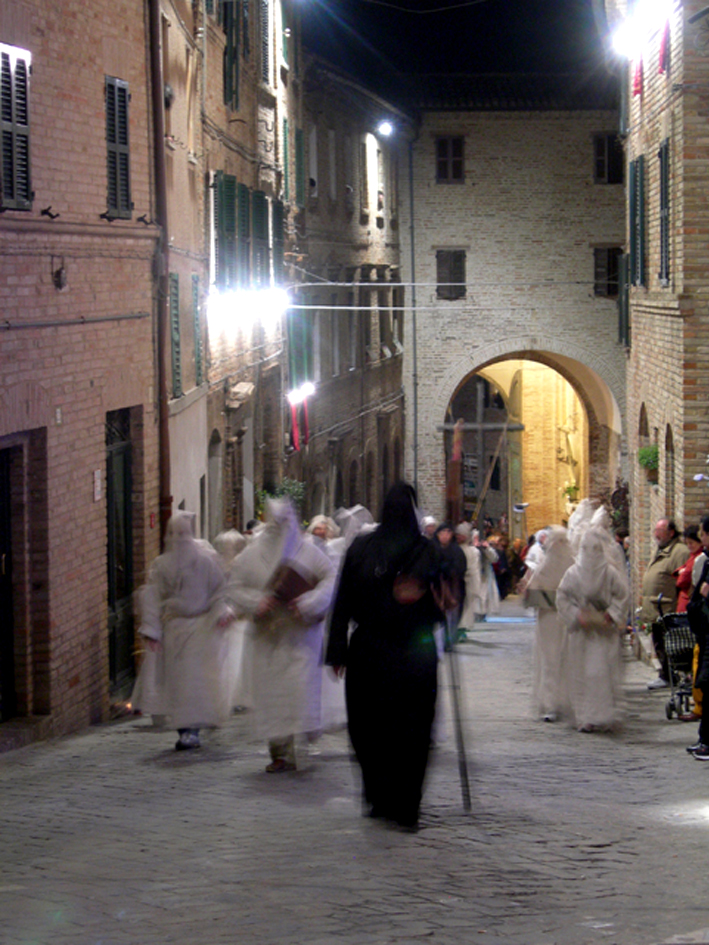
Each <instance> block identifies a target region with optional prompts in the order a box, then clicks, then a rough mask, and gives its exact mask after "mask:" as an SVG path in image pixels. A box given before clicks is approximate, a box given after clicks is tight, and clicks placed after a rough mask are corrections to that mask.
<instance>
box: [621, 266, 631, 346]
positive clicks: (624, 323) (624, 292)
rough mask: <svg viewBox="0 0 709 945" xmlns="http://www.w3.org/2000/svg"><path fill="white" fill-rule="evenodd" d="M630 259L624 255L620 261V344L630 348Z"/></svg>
mask: <svg viewBox="0 0 709 945" xmlns="http://www.w3.org/2000/svg"><path fill="white" fill-rule="evenodd" d="M628 268H629V257H628V255H627V254H623V255H622V256H620V257H619V259H618V344H621V345H623V346H624V347H626V348H628V347H630V312H629V305H628V301H629V299H628Z"/></svg>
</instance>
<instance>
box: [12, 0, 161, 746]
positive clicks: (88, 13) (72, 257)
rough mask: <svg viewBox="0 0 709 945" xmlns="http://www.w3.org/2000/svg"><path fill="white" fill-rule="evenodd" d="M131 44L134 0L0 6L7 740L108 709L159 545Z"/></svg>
mask: <svg viewBox="0 0 709 945" xmlns="http://www.w3.org/2000/svg"><path fill="white" fill-rule="evenodd" d="M79 47H81V48H82V49H85V50H91V55H90V56H77V55H76V50H77V49H78V48H79ZM145 49H146V21H145V18H144V16H143V4H142V3H138V2H135V0H119V2H118V3H115V2H113V3H97V4H92V5H91V7H90V8H87V6H86V4H83V3H79V2H73V0H68V2H67V3H64V4H61V5H60V6H56V7H48V6H47V5H46V4H43V3H39V2H35V0H22V2H17V3H14V4H3V5H2V6H1V7H0V53H1V55H2V92H3V96H2V97H3V110H2V135H3V152H4V162H3V171H2V175H3V176H2V214H1V215H0V241H1V242H2V252H1V253H0V258H1V262H0V294H1V296H2V313H3V317H2V339H1V341H0V344H1V346H2V360H1V362H0V373H1V381H0V391H1V393H0V397H1V398H2V410H1V411H0V507H1V508H0V518H1V519H2V525H3V527H2V541H3V548H2V551H1V553H2V577H1V578H0V581H1V583H2V587H1V603H0V610H1V613H2V630H1V633H2V639H1V641H0V675H1V689H2V718H3V720H7V719H10V718H12V717H14V716H17V717H23V718H24V719H25V724H24V725H21V726H19V727H18V728H17V729H16V730H15V732H14V734H15V736H16V737H18V738H20V737H24V735H25V734H30V733H31V730H32V729H33V728H38V729H39V730H41V731H42V732H46V733H62V732H66V731H68V730H71V729H75V728H79V727H81V726H83V725H86V724H88V723H90V722H95V721H98V720H101V719H104V718H106V716H107V713H108V710H109V699H110V693H111V692H112V691H114V692H115V691H120V689H121V687H122V686H123V685H124V684H125V682H126V679H127V678H128V677H129V676H130V672H131V668H132V648H133V628H132V602H131V592H132V589H133V586H134V585H135V584H136V583H138V582H140V581H141V580H142V579H143V576H144V574H145V569H146V562H147V561H149V560H150V558H152V557H153V556H154V555H155V554H156V553H157V550H158V535H159V530H158V528H157V527H154V526H156V525H157V522H156V517H155V514H154V513H155V511H156V509H157V498H158V496H157V427H156V411H155V396H156V391H155V386H154V349H153V327H154V305H153V278H152V271H153V257H154V252H155V240H156V234H155V228H154V227H151V226H150V225H145V224H144V223H142V222H139V218H140V217H141V216H142V217H144V218H145V219H146V220H147V221H149V220H150V219H151V218H152V216H153V206H152V194H151V182H150V179H151V170H150V169H151V149H150V140H149V128H150V116H149V97H148V77H147V74H146V57H145ZM30 720H31V721H30Z"/></svg>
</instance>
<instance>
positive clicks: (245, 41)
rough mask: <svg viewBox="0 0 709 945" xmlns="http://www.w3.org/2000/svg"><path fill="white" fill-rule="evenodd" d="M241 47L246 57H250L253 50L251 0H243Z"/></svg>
mask: <svg viewBox="0 0 709 945" xmlns="http://www.w3.org/2000/svg"><path fill="white" fill-rule="evenodd" d="M241 27H242V29H241V48H242V50H243V54H244V59H248V58H249V53H250V52H251V36H250V33H249V0H241Z"/></svg>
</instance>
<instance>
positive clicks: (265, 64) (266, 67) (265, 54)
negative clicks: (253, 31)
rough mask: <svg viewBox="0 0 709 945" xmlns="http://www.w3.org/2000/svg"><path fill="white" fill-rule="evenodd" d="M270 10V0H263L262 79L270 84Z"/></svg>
mask: <svg viewBox="0 0 709 945" xmlns="http://www.w3.org/2000/svg"><path fill="white" fill-rule="evenodd" d="M270 12H271V10H270V2H269V0H261V7H260V13H261V79H262V80H263V81H264V82H266V83H267V84H268V85H270V83H271V26H270Z"/></svg>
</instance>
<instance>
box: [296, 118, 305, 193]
mask: <svg viewBox="0 0 709 945" xmlns="http://www.w3.org/2000/svg"><path fill="white" fill-rule="evenodd" d="M295 202H296V204H297V205H298V206H299V207H303V206H305V153H304V148H303V129H302V128H296V129H295Z"/></svg>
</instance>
